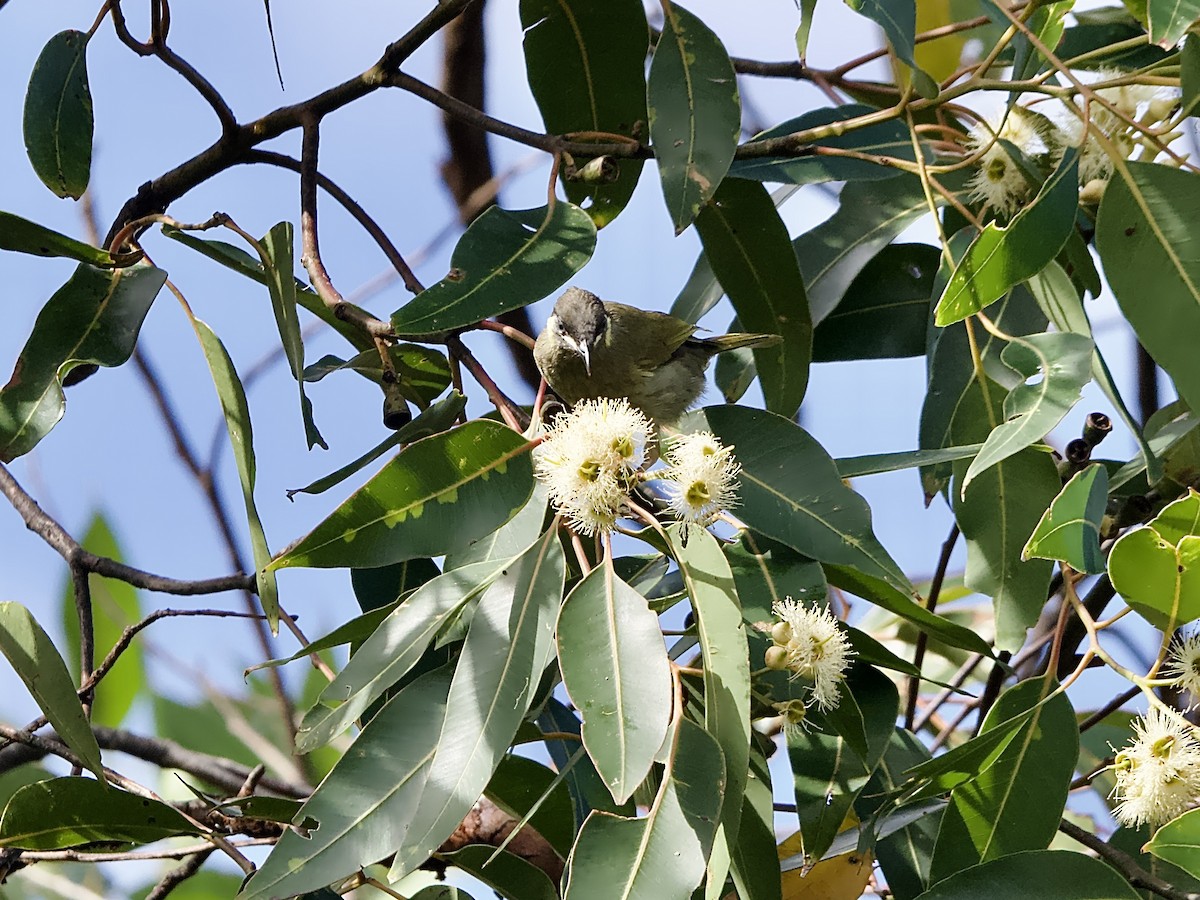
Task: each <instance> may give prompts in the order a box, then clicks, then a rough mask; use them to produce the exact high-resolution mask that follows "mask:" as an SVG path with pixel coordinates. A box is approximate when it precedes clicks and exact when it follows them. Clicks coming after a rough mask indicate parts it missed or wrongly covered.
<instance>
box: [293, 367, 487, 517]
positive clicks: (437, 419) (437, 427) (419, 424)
mask: <svg viewBox="0 0 1200 900" xmlns="http://www.w3.org/2000/svg"><path fill="white" fill-rule="evenodd" d="M466 407H467V398H466V397H464V396H463V395H462V394H460V393H459V392H458V391H451V392H450V394H449V395H448V396H446V397H444V398H442V399H441V400H439V401H438V402H436V403H434V404H433V405H432V406H430V407H429V409H427V410H425V411H424V412H422V413H421V414H420V415H419V416H417V417H416V418H415V419H413V420H412V421H411V422H409V423H408V424H407V425H405V426H404V427H403V428H400V429H398V430H396V431H393V432H392V433H391V434H389V435H388V436H387V437H385V438H384V439H383V440H382V441H380V442H379V443H378V444H376V445H375V446H374V447H372V448H371V449H370V450H368V451H367V452H366V453H364V454H363V455H362V456H360V457H358V459H355V460H352V461H350V462H348V463H346V465H344V466H342V467H341V468H340V469H338V470H336V471H334V472H330V473H329V474H328V475H326V476H324V477H323V478H318V479H317V480H316V481H314V482H313V483H312V484H310V485H307V486H306V487H302V488H293V489H292V490H289V491H288V492H287V496H288V499H289V500H291V499H292V497H294V496H295V495H296V494H323V493H325V491H327V490H329V489H330V488H331V487H336V486H337V485H339V484H341V483H342V482H343V481H345V480H346V479H347V478H349V477H350V476H351V475H354V474H355V473H357V472H360V471H362V470H363V469H364V468H366V467H367V466H369V465H370V464H371V463H373V462H375V460H377V459H379V457H381V456H383V454H385V453H387V452H388V451H389V450H391V449H392V448H393V447H398V446H400V445H401V444H406V443H409V442H410V441H416V440H419V439H421V438H424V437H429V436H430V435H431V434H437V433H438V432H441V431H445V430H446V429H447V428H449V427H450V426H451V425H453V424H454V423H455V421H456V420H457V419H458V416H459V414H460V413H461V412H462V411H463V410H464V409H466Z"/></svg>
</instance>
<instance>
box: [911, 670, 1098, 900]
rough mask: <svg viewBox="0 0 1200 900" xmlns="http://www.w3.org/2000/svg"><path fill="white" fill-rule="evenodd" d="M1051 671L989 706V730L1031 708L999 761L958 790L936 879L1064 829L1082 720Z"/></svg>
mask: <svg viewBox="0 0 1200 900" xmlns="http://www.w3.org/2000/svg"><path fill="white" fill-rule="evenodd" d="M1056 687H1057V685H1056V684H1055V683H1053V682H1052V681H1050V680H1049V679H1047V678H1037V679H1030V680H1028V681H1022V682H1020V683H1019V684H1016V685H1013V686H1012V687H1011V688H1009V689H1007V690H1006V691H1004V693H1002V694H1001V695H1000V696H999V698H997V700H996V705H995V706H993V707H992V709H991V710H990V711H989V712H988V715H987V718H986V719H985V720H984V723H983V729H982V732H981V733H986V732H987V731H989V730H990V729H991V728H994V727H996V726H997V725H999V724H1000V723H1002V722H1004V721H1006V720H1008V719H1010V718H1012V717H1013V716H1015V715H1018V714H1019V713H1022V712H1024V711H1026V710H1032V714H1031V715H1030V717H1029V719H1028V720H1027V721H1026V722H1025V723H1024V724H1023V725H1021V727H1020V729H1019V730H1018V732H1017V733H1016V735H1015V737H1014V738H1013V740H1012V741H1011V742H1010V743H1009V744H1008V745H1007V746H1006V747H1005V749H1004V750H1003V752H1001V753H1000V755H999V756H998V757H997V758H996V760H995V762H994V763H993V764H992V765H991V766H990V767H989V768H988V769H987V770H986V771H984V772H981V773H980V774H979V777H977V778H975V779H972V780H971V781H969V782H966V783H965V784H962V785H959V786H958V787H956V788H955V789H954V791H953V792H952V793H951V794H950V805H949V806H948V807H947V808H946V811H945V812H944V813H943V815H942V825H941V829H940V830H939V831H938V837H937V844H936V845H935V846H934V850H933V861H932V863H931V865H930V870H929V879H930V881H932V882H938V881H941V880H942V879H943V878H947V877H949V876H950V875H953V874H954V873H956V872H960V871H962V870H963V869H966V868H968V867H969V866H975V865H978V864H980V863H984V862H988V861H989V860H993V859H996V858H998V857H1002V856H1008V855H1010V854H1013V853H1018V852H1020V851H1022V850H1044V849H1045V848H1046V847H1048V846H1049V845H1050V841H1052V840H1053V839H1054V835H1055V834H1056V833H1057V832H1058V823H1059V822H1060V821H1061V820H1062V815H1063V809H1064V808H1065V806H1066V802H1067V788H1068V787H1069V785H1070V783H1071V775H1072V773H1073V771H1074V768H1075V763H1076V761H1077V759H1078V756H1079V726H1078V723H1077V722H1076V720H1075V711H1074V710H1073V709H1072V708H1071V703H1070V701H1069V700H1068V699H1067V695H1066V694H1058V695H1056V696H1054V697H1052V698H1051V699H1049V700H1047V702H1045V703H1041V701H1042V700H1043V699H1044V698H1046V697H1048V696H1049V695H1050V693H1051V692H1052V691H1053V690H1054V689H1055V688H1056Z"/></svg>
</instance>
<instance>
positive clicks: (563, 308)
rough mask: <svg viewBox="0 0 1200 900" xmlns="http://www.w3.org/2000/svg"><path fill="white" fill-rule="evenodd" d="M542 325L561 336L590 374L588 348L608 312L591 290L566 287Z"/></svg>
mask: <svg viewBox="0 0 1200 900" xmlns="http://www.w3.org/2000/svg"><path fill="white" fill-rule="evenodd" d="M546 327H547V328H550V329H553V331H554V333H555V334H556V335H557V336H558V337H560V338H562V341H563V343H564V344H566V345H567V347H569V348H570V349H571V350H572V351H574V352H575V353H578V354H579V356H580V358H582V359H583V366H584V369H585V370H586V371H587V373H588V375H589V377H590V376H591V374H592V356H591V353H592V348H593V347H595V346H596V343H597V342H598V341H599V340H600V339H601V338H602V337H603V336H604V333H605V332H606V331H607V330H608V312H607V311H606V310H605V308H604V303H603V301H601V299H600V298H599V297H597V296H596V295H595V294H593V293H592V292H591V291H585V290H583V289H582V288H577V287H570V288H567V289H566V291H564V292H563V295H562V296H561V297H559V298H558V301H557V302H556V303H555V304H554V312H553V313H551V315H550V318H549V320H547V322H546Z"/></svg>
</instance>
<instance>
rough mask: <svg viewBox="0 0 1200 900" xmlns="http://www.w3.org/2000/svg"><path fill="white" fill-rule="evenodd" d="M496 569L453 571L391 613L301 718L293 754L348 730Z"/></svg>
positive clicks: (480, 565)
mask: <svg viewBox="0 0 1200 900" xmlns="http://www.w3.org/2000/svg"><path fill="white" fill-rule="evenodd" d="M500 569H501V565H500V564H496V563H475V564H473V565H469V566H463V567H462V568H458V569H452V570H450V571H448V572H446V573H445V574H444V575H439V576H438V577H436V578H433V579H431V580H430V581H427V582H426V583H425V584H424V585H422V586H421V587H420V588H418V589H417V591H416V592H415V593H414V594H413V595H412V596H411V597H409V598H408V599H407V600H405V601H403V602H402V603H401V604H400V605H399V606H397V607H396V608H395V609H394V610H392V611H391V613H389V614H388V616H387V618H386V619H384V620H383V621H382V622H381V623H380V624H379V626H378V627H377V628H375V630H374V631H372V632H371V635H370V637H368V638H367V639H366V641H364V642H363V644H362V646H361V647H359V648H358V652H357V653H355V654H354V655H353V656H352V657H350V661H349V662H348V663H346V667H345V668H344V669H342V671H341V672H339V673H338V676H337V677H336V678H335V679H334V680H333V681H331V682H330V683H329V684H328V685H327V686H326V687H325V689H324V690H323V691H322V692H321V695H320V696H319V697H318V698H317V703H316V705H314V706H313V708H312V709H310V710H309V711H308V712H307V713H306V714H305V715H304V719H303V721H301V723H300V727H299V729H298V731H297V734H296V749H297V750H298V751H299V752H301V753H308V752H310V751H312V750H315V749H316V748H317V747H321V746H324V745H325V744H327V743H329V741H331V740H333V738H335V737H337V736H338V735H339V734H341V733H342V732H343V731H345V730H346V729H347V728H349V727H350V725H351V724H352V723H353V722H354V721H355V720H357V719H358V718H359V717H360V716H361V715H362V714H363V713H364V712H365V711H366V709H367V708H368V707H369V706H370V705H371V704H372V703H374V702H375V701H376V700H377V699H379V697H381V696H383V693H384V692H385V691H386V690H387V689H388V688H390V687H391V686H392V685H394V684H395V683H396V682H397V681H399V680H400V679H401V678H402V677H403V676H404V675H405V674H407V673H408V671H409V670H410V669H412V667H413V666H414V665H416V663H417V661H418V660H419V659H420V658H421V656H422V654H424V652H425V648H426V647H428V646H429V643H430V641H432V640H433V638H434V636H435V635H436V634H437V633H438V631H439V630H440V629H441V628H442V626H443V625H445V624H446V623H447V622H448V621H449V620H450V618H451V617H452V616H453V615H454V614H455V613H457V612H458V611H459V610H460V609H462V608H463V606H464V605H466V604H467V603H468V602H469V601H471V600H472V599H474V598H475V596H476V595H477V594H479V592H480V591H482V590H483V589H484V588H486V587H487V586H488V585H489V584H490V583H491V581H492V579H493V578H494V577H495V576H496V575H498V574H499V573H500Z"/></svg>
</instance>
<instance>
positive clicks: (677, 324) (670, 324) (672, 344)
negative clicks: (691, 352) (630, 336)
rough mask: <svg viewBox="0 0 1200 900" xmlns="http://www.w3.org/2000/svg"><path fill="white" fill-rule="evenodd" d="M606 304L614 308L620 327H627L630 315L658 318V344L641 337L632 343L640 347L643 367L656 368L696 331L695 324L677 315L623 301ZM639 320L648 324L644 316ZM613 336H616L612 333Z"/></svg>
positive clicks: (625, 344) (623, 344) (623, 343)
mask: <svg viewBox="0 0 1200 900" xmlns="http://www.w3.org/2000/svg"><path fill="white" fill-rule="evenodd" d="M607 305H608V306H609V307H610V308H613V307H615V308H616V312H617V316H616V321H618V322H619V323H621V325H620V327H627V326H626V325H625V324H624V323H626V322H632V321H634V320H633V319H632V318H631V317H630V316H631V315H636V316H642V317H645V316H649V317H651V318H653V319H656V320H658V321H657V322H656V326H657V327H656V328H655V330H656V331H657V332H658V333H659V334H660V335H661V336H662V340H661V342H660V343H658V344H649V343H648V342H646V341H645V340H644V339H643V340H641V341H638V342H637V343H636V344H634V345H633V346H639V347H641V348H642V353H641V355H640V359H639V360H638V362H639V363H640V364H641V365H642V367H644V368H657V367H658V366H661V365H662V364H663V363H665V362H666V361H667V360H669V359H670V358H671V357H672V356H673V355H674V353H675V351H676V350H678V349H679V348H680V347H681V346H683V343H684V341H686V340H687V339H688V338H690V337H691V336H692V335H693V334H695V333H696V328H697V326H695V325H693V324H691V323H690V322H685V321H684V320H683V319H680V318H678V317H677V316H671V315H667V314H666V313H660V312H654V311H652V310H643V309H636V308H635V307H632V306H627V305H626V304H624V303H614V302H612V301H608V303H607ZM621 312H626V313H627V314H626V315H624V316H622V315H620V313H621ZM641 321H642V323H643V326H645V325H648V324H649V323H648V322H647V321H646V319H645V318H642V319H641ZM614 337H618V336H615V335H614ZM620 343H621V345H622V346H630V344H628V343H626V342H624V341H621V342H620Z"/></svg>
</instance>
